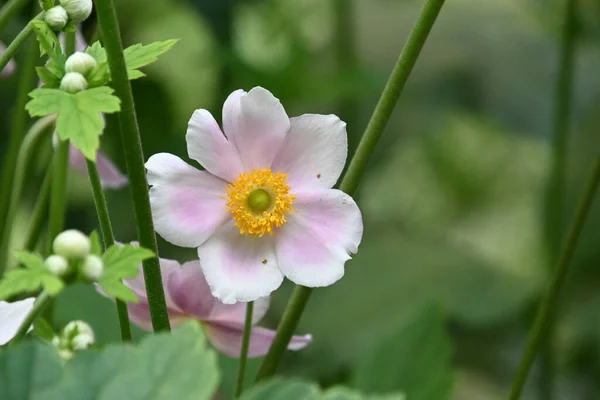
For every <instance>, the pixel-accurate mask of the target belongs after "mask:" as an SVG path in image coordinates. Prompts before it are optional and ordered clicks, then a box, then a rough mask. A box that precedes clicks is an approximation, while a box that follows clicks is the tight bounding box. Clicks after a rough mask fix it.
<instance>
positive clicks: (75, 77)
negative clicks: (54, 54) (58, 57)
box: [60, 51, 96, 93]
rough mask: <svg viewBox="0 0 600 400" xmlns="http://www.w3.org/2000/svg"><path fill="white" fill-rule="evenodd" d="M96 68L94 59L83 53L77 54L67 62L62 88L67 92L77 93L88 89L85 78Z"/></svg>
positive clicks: (71, 56)
mask: <svg viewBox="0 0 600 400" xmlns="http://www.w3.org/2000/svg"><path fill="white" fill-rule="evenodd" d="M94 68H96V60H95V59H94V57H92V56H90V55H89V54H87V53H83V52H81V51H78V52H75V53H73V54H71V55H70V56H69V58H67V61H66V62H65V72H66V74H65V76H64V77H63V78H62V80H61V81H60V88H61V90H64V91H65V92H69V93H77V92H81V91H82V90H85V89H87V87H88V83H87V80H86V79H85V76H86V75H87V74H88V73H89V72H90V71H91V70H93V69H94Z"/></svg>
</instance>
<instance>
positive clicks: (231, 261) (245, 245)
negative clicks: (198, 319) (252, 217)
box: [198, 220, 283, 304]
mask: <svg viewBox="0 0 600 400" xmlns="http://www.w3.org/2000/svg"><path fill="white" fill-rule="evenodd" d="M274 247H275V246H274V241H273V237H272V236H267V235H265V236H263V237H262V238H255V237H254V236H244V235H242V234H241V233H240V231H239V229H238V228H237V227H236V226H235V225H234V222H233V220H231V221H229V222H227V223H226V224H225V225H223V226H222V227H220V228H219V229H218V230H217V231H216V232H215V233H214V235H213V236H211V238H210V239H208V240H207V241H206V243H204V244H202V245H201V246H200V247H199V248H198V256H199V258H200V265H201V266H202V271H203V272H204V276H205V278H206V281H207V282H208V285H209V286H210V290H211V292H212V294H213V296H215V297H217V298H218V299H219V300H221V302H223V303H225V304H233V303H236V302H238V301H242V302H243V301H253V300H256V299H258V298H260V297H265V296H268V295H269V294H270V293H271V292H272V291H273V290H275V289H277V288H278V287H279V286H280V285H281V282H282V281H283V275H282V274H281V271H279V268H278V266H277V257H275V248H274Z"/></svg>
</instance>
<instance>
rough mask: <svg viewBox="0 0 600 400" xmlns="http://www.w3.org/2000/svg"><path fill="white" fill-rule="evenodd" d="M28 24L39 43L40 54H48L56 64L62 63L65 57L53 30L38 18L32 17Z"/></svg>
mask: <svg viewBox="0 0 600 400" xmlns="http://www.w3.org/2000/svg"><path fill="white" fill-rule="evenodd" d="M30 24H31V26H32V28H33V31H34V32H35V34H36V37H37V39H38V42H39V43H40V53H41V55H44V54H48V56H49V57H50V58H52V59H53V60H55V61H56V62H57V63H58V64H61V63H62V64H63V65H64V62H65V58H66V57H65V55H64V54H63V53H62V49H61V47H60V43H59V41H58V38H57V37H56V34H55V33H54V31H53V30H52V29H50V27H49V26H48V24H47V23H46V22H45V21H42V20H39V19H34V20H33V21H31V22H30Z"/></svg>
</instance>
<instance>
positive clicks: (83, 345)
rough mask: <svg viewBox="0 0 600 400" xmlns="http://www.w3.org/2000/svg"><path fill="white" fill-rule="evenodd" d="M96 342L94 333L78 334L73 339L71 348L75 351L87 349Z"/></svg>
mask: <svg viewBox="0 0 600 400" xmlns="http://www.w3.org/2000/svg"><path fill="white" fill-rule="evenodd" d="M91 344H94V335H83V334H82V335H77V336H75V337H74V338H73V340H71V348H72V349H73V350H75V351H78V350H85V349H87V348H88V347H90V345H91Z"/></svg>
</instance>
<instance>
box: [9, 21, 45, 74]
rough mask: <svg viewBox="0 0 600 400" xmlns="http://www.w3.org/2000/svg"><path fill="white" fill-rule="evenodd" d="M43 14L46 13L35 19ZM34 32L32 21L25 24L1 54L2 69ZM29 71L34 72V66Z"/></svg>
mask: <svg viewBox="0 0 600 400" xmlns="http://www.w3.org/2000/svg"><path fill="white" fill-rule="evenodd" d="M42 15H44V14H43V13H39V14H38V15H37V16H36V17H35V18H34V19H39V18H41V17H42ZM32 33H33V27H32V26H31V23H29V24H27V25H26V26H25V28H23V30H22V31H21V32H19V34H18V35H17V37H16V38H14V39H13V41H12V42H11V43H10V44H9V45H8V47H7V48H6V50H4V53H2V54H1V55H0V71H2V70H3V69H4V67H6V64H8V62H9V61H10V59H11V58H13V56H14V55H15V53H16V52H17V50H18V49H19V47H21V45H22V44H23V43H25V42H26V41H27V38H28V37H29V35H31V34H32ZM36 46H37V44H36ZM36 49H37V47H36ZM23 69H25V68H23ZM26 71H27V70H26ZM29 71H31V73H32V74H33V66H31V69H29Z"/></svg>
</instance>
